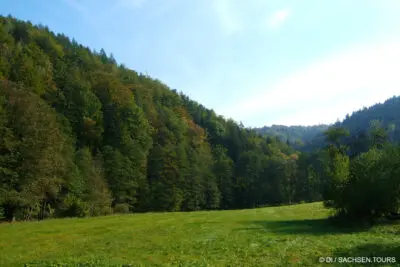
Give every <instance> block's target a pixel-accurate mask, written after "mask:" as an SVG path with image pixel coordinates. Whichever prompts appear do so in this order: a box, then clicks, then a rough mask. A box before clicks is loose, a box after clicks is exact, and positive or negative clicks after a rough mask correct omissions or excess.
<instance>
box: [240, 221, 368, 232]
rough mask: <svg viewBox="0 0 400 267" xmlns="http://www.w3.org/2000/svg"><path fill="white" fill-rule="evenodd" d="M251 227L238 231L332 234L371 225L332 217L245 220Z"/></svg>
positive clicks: (355, 230)
mask: <svg viewBox="0 0 400 267" xmlns="http://www.w3.org/2000/svg"><path fill="white" fill-rule="evenodd" d="M242 223H243V224H244V225H248V226H249V227H244V228H239V229H236V231H245V230H248V231H265V232H270V233H276V234H293V235H301V234H303V235H330V234H343V233H355V232H362V231H366V230H368V229H369V226H362V227H361V226H357V227H355V226H345V225H343V224H340V223H337V222H335V221H333V220H332V219H307V220H284V221H261V220H259V221H243V222H242Z"/></svg>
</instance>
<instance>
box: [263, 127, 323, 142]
mask: <svg viewBox="0 0 400 267" xmlns="http://www.w3.org/2000/svg"><path fill="white" fill-rule="evenodd" d="M328 128H329V125H327V124H320V125H313V126H301V125H295V126H285V125H275V124H274V125H272V126H264V127H262V128H257V129H256V130H257V131H258V132H259V133H261V134H263V135H272V136H276V137H278V138H279V139H280V140H281V141H283V142H289V143H290V144H298V145H300V144H301V143H306V142H310V141H311V140H313V139H314V137H316V136H317V135H318V134H320V133H322V132H323V131H325V130H326V129H328Z"/></svg>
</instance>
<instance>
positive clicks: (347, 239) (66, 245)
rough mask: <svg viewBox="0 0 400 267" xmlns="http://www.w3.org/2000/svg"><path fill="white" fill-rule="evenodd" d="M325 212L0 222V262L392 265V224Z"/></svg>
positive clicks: (398, 227) (312, 208)
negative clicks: (338, 218)
mask: <svg viewBox="0 0 400 267" xmlns="http://www.w3.org/2000/svg"><path fill="white" fill-rule="evenodd" d="M327 217H328V211H327V210H326V209H324V208H323V207H322V204H321V203H312V204H301V205H293V206H283V207H271V208H260V209H251V210H235V211H213V212H191V213H147V214H133V215H115V216H108V217H97V218H85V219H54V220H47V221H41V222H21V223H13V224H10V223H4V224H1V225H0V265H1V266H5V267H13V266H121V265H123V264H126V265H127V266H129V265H128V264H131V266H296V265H297V266H328V265H331V266H336V265H337V266H357V265H361V264H347V265H346V264H338V263H337V264H320V263H318V262H319V260H318V259H319V257H329V256H331V257H362V256H365V257H372V256H390V257H397V258H396V260H397V265H396V264H393V263H389V264H386V265H382V264H381V265H380V266H400V264H399V262H400V224H399V223H392V224H386V225H380V226H375V227H373V228H369V229H354V228H353V229H344V228H338V227H335V226H333V225H332V224H330V223H329V222H328V220H327ZM25 264H26V265H25ZM57 264H65V265H57Z"/></svg>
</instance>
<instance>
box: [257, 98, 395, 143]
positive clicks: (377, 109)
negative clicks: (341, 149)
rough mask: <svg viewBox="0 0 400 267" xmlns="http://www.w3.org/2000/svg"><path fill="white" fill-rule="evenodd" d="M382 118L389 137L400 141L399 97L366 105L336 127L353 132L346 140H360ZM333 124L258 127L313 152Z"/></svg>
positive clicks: (263, 131) (264, 132)
mask: <svg viewBox="0 0 400 267" xmlns="http://www.w3.org/2000/svg"><path fill="white" fill-rule="evenodd" d="M374 120H375V121H380V122H381V125H382V127H384V128H385V129H387V130H388V132H389V133H388V138H389V140H390V141H392V142H398V141H400V97H399V96H394V97H392V98H390V99H388V100H386V101H385V102H384V103H378V104H375V105H373V106H371V107H368V108H367V107H364V108H363V109H360V110H358V111H355V112H353V113H352V114H351V115H347V116H346V118H345V119H344V120H343V121H341V122H337V123H335V124H334V125H335V126H342V127H345V128H347V129H348V130H349V131H350V137H349V138H348V140H347V142H349V143H350V142H353V143H354V142H361V139H362V138H365V136H366V135H367V133H368V129H369V127H370V124H371V122H372V121H374ZM329 126H330V125H325V124H322V125H314V126H284V125H272V126H270V127H268V126H265V127H262V128H257V129H256V130H257V131H258V132H260V133H261V134H263V135H272V136H277V137H278V138H279V139H280V140H281V141H283V142H285V141H289V142H290V144H291V145H292V146H293V147H294V148H295V149H299V150H302V151H312V150H314V149H316V148H321V147H323V146H325V145H326V144H325V141H324V140H325V138H324V134H323V133H324V131H325V130H326V129H328V127H329Z"/></svg>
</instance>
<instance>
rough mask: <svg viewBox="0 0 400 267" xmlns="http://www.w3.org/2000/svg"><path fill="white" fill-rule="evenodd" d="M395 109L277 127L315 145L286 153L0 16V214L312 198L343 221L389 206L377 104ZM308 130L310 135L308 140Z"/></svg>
mask: <svg viewBox="0 0 400 267" xmlns="http://www.w3.org/2000/svg"><path fill="white" fill-rule="evenodd" d="M385 107H386V108H385ZM398 108H399V101H398V98H393V99H390V100H388V102H387V103H385V105H384V106H379V105H377V106H376V107H375V108H371V109H370V110H367V111H362V112H356V113H354V114H353V115H352V117H348V118H346V120H344V122H343V123H337V124H335V125H334V126H333V127H332V128H330V129H328V130H327V131H325V136H324V135H322V134H321V135H318V134H317V133H318V132H320V131H322V130H326V127H327V126H325V125H320V126H316V127H314V128H312V129H311V130H310V131H308V130H307V129H306V128H304V127H293V128H290V131H293V133H292V135H296V136H295V137H293V138H296V139H297V134H296V133H297V132H299V133H300V137H301V138H306V139H307V140H308V142H311V143H309V144H307V146H308V147H309V148H310V147H312V148H317V149H315V150H312V149H303V151H308V153H306V152H303V153H300V152H297V151H295V150H294V149H293V147H291V146H293V142H291V141H290V140H289V142H287V143H286V142H281V141H280V140H279V137H276V136H270V135H268V134H267V135H265V136H264V135H261V134H260V133H259V132H257V131H256V130H254V129H248V128H245V127H244V126H243V125H242V124H238V123H236V122H235V121H233V120H231V119H225V118H223V117H222V116H219V115H217V114H216V113H215V112H214V111H213V110H210V109H207V108H206V107H204V106H202V105H201V104H199V103H197V102H195V101H193V100H191V99H189V98H188V97H187V96H185V95H184V94H183V93H178V92H177V91H176V90H171V89H170V88H168V86H167V85H165V84H163V83H162V82H161V81H158V80H155V79H152V78H150V77H149V76H147V75H143V74H139V73H137V72H135V71H133V70H130V69H128V68H126V67H125V66H124V65H120V64H117V62H116V60H115V59H114V58H113V56H112V55H107V54H106V53H105V51H104V50H100V52H96V51H92V50H90V49H89V48H87V47H84V46H82V45H80V44H78V43H77V42H76V41H74V40H70V39H69V38H68V37H66V36H64V35H62V34H57V35H56V34H54V33H52V32H51V31H49V29H48V28H46V27H44V26H33V25H32V24H31V23H29V22H22V21H19V20H16V19H14V18H12V17H7V18H6V17H0V217H1V218H5V219H8V220H12V219H13V218H15V219H19V220H23V219H27V220H28V219H43V218H48V217H66V216H78V217H81V216H96V215H106V214H109V213H112V212H116V213H128V212H145V211H194V210H211V209H239V208H252V207H257V206H263V205H280V204H292V203H298V202H302V201H307V202H309V201H318V200H322V199H324V200H325V203H327V204H329V206H330V207H333V208H335V209H336V210H337V211H338V213H340V214H346V215H349V216H350V217H352V218H360V219H362V218H376V217H380V216H382V215H387V214H388V213H396V212H397V210H398V208H399V205H400V198H399V195H400V191H399V190H400V188H399V185H400V181H399V179H398V177H400V175H399V170H398V166H399V161H398V159H399V150H398V148H397V147H395V146H388V142H393V141H395V140H399V139H398V129H397V128H398V127H397V128H396V125H398V119H397V116H395V115H393V116H392V115H390V116H389V115H388V114H389V112H388V110H390V111H393V112H396V111H398V110H399V109H398ZM393 114H394V113H393ZM352 118H358V119H357V120H356V121H354V120H353V119H352ZM377 119H378V120H377ZM278 128H279V129H280V127H278ZM361 128H362V129H361ZM360 129H361V130H360ZM286 130H288V129H286ZM286 130H285V131H286ZM314 135H315V136H316V138H317V139H318V138H319V139H320V141H321V140H322V141H321V142H320V141H318V140H317V141H316V142H314V143H312V142H313V141H310V140H309V139H310V138H312V137H311V136H314ZM324 137H326V138H325V141H324V140H323V139H324ZM283 141H286V140H283ZM297 145H298V147H301V144H297ZM294 147H296V146H294ZM303 148H304V147H303Z"/></svg>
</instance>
